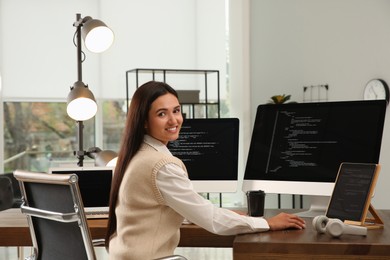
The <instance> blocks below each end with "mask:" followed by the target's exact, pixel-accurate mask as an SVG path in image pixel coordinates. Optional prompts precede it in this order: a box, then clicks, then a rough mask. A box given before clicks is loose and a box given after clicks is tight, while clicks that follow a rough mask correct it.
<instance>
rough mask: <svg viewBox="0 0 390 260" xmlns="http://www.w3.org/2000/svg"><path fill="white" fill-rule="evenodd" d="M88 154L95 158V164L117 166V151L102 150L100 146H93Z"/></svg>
mask: <svg viewBox="0 0 390 260" xmlns="http://www.w3.org/2000/svg"><path fill="white" fill-rule="evenodd" d="M87 154H88V156H89V157H91V158H92V159H94V160H95V166H109V167H115V165H116V160H117V158H118V157H117V156H118V155H117V153H116V152H114V151H111V150H103V151H102V150H101V149H100V148H99V147H92V148H89V150H88V153H87Z"/></svg>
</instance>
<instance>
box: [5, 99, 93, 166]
mask: <svg viewBox="0 0 390 260" xmlns="http://www.w3.org/2000/svg"><path fill="white" fill-rule="evenodd" d="M3 106H4V108H3V109H4V119H3V120H4V124H3V127H4V171H5V172H10V171H14V170H15V169H25V170H31V171H47V169H48V168H49V167H51V166H52V165H56V164H59V163H61V162H75V163H76V162H77V158H76V157H75V156H74V155H73V151H76V150H78V140H77V135H76V133H77V127H78V126H77V123H76V122H75V121H73V120H72V119H71V118H70V117H69V116H68V115H67V114H66V103H65V102H4V103H3ZM94 144H95V128H94V119H90V120H88V121H85V122H84V149H85V147H87V148H88V147H92V146H94Z"/></svg>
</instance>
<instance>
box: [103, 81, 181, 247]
mask: <svg viewBox="0 0 390 260" xmlns="http://www.w3.org/2000/svg"><path fill="white" fill-rule="evenodd" d="M167 93H171V94H173V95H174V96H176V97H178V96H177V93H176V91H175V90H174V89H173V88H172V87H171V86H169V85H168V84H166V83H164V82H158V81H149V82H147V83H145V84H143V85H142V86H140V87H139V88H138V89H137V90H136V91H135V93H134V95H133V98H132V99H131V103H130V108H129V111H128V114H127V119H126V126H125V129H124V131H123V137H122V143H121V147H120V150H119V155H118V160H117V163H116V166H115V171H114V177H113V182H112V186H111V195H110V211H109V218H108V226H107V234H106V240H105V246H106V248H107V250H108V248H109V243H110V238H111V236H112V235H113V234H114V233H115V231H116V227H117V221H116V214H115V206H116V203H117V201H118V192H119V187H120V185H121V182H122V179H123V175H124V174H125V172H126V169H127V166H128V165H129V163H130V161H131V159H132V158H133V157H134V155H135V154H136V153H137V152H138V150H139V148H140V147H141V144H142V142H143V140H144V135H145V122H146V120H147V119H148V113H149V110H150V107H151V105H152V103H153V101H155V100H156V99H157V98H158V97H160V96H162V95H165V94H167Z"/></svg>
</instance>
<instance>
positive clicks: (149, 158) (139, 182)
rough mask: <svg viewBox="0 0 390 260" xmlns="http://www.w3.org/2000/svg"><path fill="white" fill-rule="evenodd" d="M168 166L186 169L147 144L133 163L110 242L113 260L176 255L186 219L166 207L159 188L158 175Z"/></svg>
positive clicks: (175, 159) (124, 184) (110, 253)
mask: <svg viewBox="0 0 390 260" xmlns="http://www.w3.org/2000/svg"><path fill="white" fill-rule="evenodd" d="M167 163H175V164H177V165H179V166H180V167H182V168H183V169H184V170H185V166H184V164H183V163H182V162H181V161H180V160H179V159H178V158H175V157H173V156H169V155H166V154H164V153H161V152H158V151H156V150H155V149H154V148H152V147H151V146H149V145H147V144H145V143H144V144H143V145H142V147H141V149H140V151H139V152H138V153H137V154H136V155H135V156H134V157H133V159H132V160H131V163H130V165H129V166H128V168H127V170H126V172H125V175H124V177H123V180H122V184H121V186H120V189H119V196H118V202H117V206H116V209H115V212H116V216H117V232H116V233H115V234H114V235H113V236H112V238H111V240H110V250H109V251H110V252H109V255H110V259H115V260H120V259H129V260H130V259H136V260H143V259H145V260H149V259H155V258H159V257H162V256H166V255H172V254H173V252H174V249H175V248H176V247H177V245H178V243H179V239H180V225H181V223H182V222H183V217H182V216H181V215H179V214H177V213H176V212H175V211H174V210H172V209H171V208H169V207H167V206H165V203H164V198H163V197H162V195H161V193H160V191H159V190H158V188H157V185H156V176H157V172H158V171H159V169H160V168H161V167H162V166H164V165H166V164H167Z"/></svg>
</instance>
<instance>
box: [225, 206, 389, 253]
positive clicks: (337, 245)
mask: <svg viewBox="0 0 390 260" xmlns="http://www.w3.org/2000/svg"><path fill="white" fill-rule="evenodd" d="M275 213H276V212H275V211H267V215H268V214H275ZM378 213H379V215H380V217H381V218H382V220H383V222H384V223H385V227H384V228H383V229H372V230H368V235H367V236H366V237H364V236H354V235H343V236H341V237H339V238H332V237H330V236H328V235H325V234H318V233H317V232H316V231H315V230H314V228H313V227H312V225H311V221H312V219H311V218H306V229H304V230H284V231H272V232H265V233H260V234H245V235H238V236H236V238H235V240H234V244H233V256H234V259H235V260H241V259H258V258H261V257H264V256H266V257H268V258H270V257H271V259H299V258H301V259H307V258H308V257H309V256H311V258H310V259H356V258H357V257H358V258H359V259H390V210H381V211H379V212H378Z"/></svg>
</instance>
